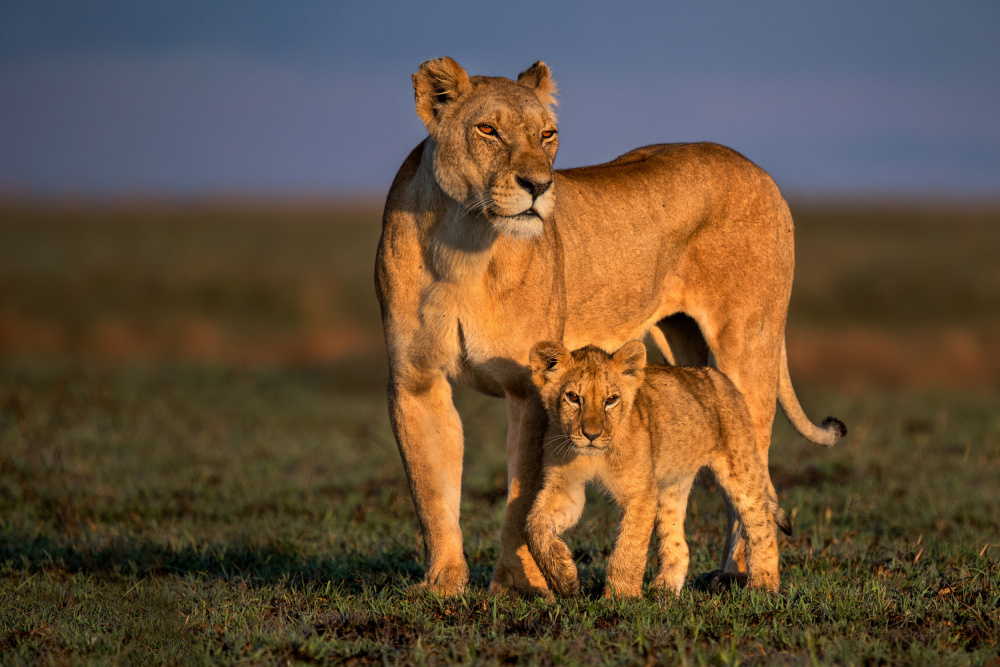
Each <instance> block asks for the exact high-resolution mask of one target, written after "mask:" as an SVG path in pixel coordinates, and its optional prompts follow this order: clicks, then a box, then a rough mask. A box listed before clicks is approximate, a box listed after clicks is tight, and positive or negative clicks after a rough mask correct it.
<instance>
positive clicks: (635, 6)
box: [0, 0, 1000, 197]
mask: <svg viewBox="0 0 1000 667" xmlns="http://www.w3.org/2000/svg"><path fill="white" fill-rule="evenodd" d="M998 35H1000V2H996V1H995V0H979V1H974V0H969V1H965V0H956V1H955V2H949V3H944V2H923V1H920V0H914V1H901V0H880V1H877V2H871V1H866V2H861V1H856V0H841V1H839V2H793V1H791V0H786V1H776V0H768V1H765V2H736V1H721V0H720V1H712V0H709V1H706V2H685V3H681V2H659V3H652V2H617V3H604V2H596V1H593V0H581V1H579V2H574V3H560V2H522V1H520V0H512V1H509V2H504V3H495V2H494V3H488V4H487V3H473V2H452V1H449V0H428V1H424V2H419V3H416V2H409V3H402V2H400V3H386V2H376V1H372V2H354V1H352V0H333V1H330V2H310V1H305V0H297V1H296V2H257V1H254V0H229V1H199V2H187V1H175V2H159V1H157V0H143V1H139V2H136V1H135V0H129V1H127V2H102V1H88V2H76V1H72V2H71V1H52V2H45V1H43V0H34V1H22V0H5V1H4V2H3V4H2V5H0V91H2V93H0V192H2V191H13V192H21V193H36V194H43V195H45V194H53V195H62V194H74V195H81V194H82V195H94V196H114V195H117V194H165V195H182V196H188V195H199V194H211V193H225V194H241V193H252V194H258V195H259V194H281V195H297V194H307V195H323V194H343V193H350V192H363V193H384V192H385V190H386V189H387V187H388V185H389V182H390V181H391V179H392V176H393V174H394V173H395V170H396V168H397V167H398V166H399V163H400V162H401V160H402V159H403V157H405V155H406V154H407V153H408V152H409V150H410V149H411V148H412V147H413V146H414V145H416V144H417V143H418V142H419V141H420V140H421V139H422V138H423V136H424V130H423V127H422V125H421V123H420V121H419V120H418V119H417V117H416V115H415V114H414V112H413V92H412V87H411V84H410V75H411V74H412V73H413V72H414V71H415V70H416V68H417V66H418V65H419V64H420V62H421V61H423V60H426V59H429V58H434V57H438V56H442V55H449V56H451V57H453V58H455V59H456V60H457V61H458V62H459V63H461V64H462V65H463V66H464V67H465V68H466V69H467V70H468V71H469V72H470V74H490V75H505V76H511V77H513V76H516V75H517V73H518V72H519V71H521V70H522V69H524V68H525V67H527V66H528V65H530V64H531V63H532V62H534V61H535V60H537V59H542V60H545V61H546V62H547V63H548V64H549V66H550V67H551V68H552V71H553V74H554V76H555V78H556V80H557V81H558V83H559V86H560V89H561V94H560V116H559V117H560V146H561V148H560V154H559V156H558V158H557V161H556V164H557V166H560V167H570V166H577V165H581V164H589V163H595V162H601V161H605V160H609V159H611V158H613V157H615V156H616V155H618V154H620V153H623V152H625V151H627V150H629V149H631V148H633V147H636V146H639V145H642V144H647V143H658V142H669V141H698V140H712V141H717V142H720V143H724V144H727V145H730V146H732V147H734V148H736V149H737V150H739V151H741V152H742V153H744V154H745V155H747V156H748V157H749V158H751V159H752V160H754V161H755V162H757V163H758V164H760V165H762V166H763V167H764V168H765V169H767V170H768V171H769V172H771V174H772V175H773V176H774V177H775V179H776V180H777V181H778V183H779V185H780V186H782V188H783V189H784V190H786V191H789V192H793V193H805V194H876V195H878V194H894V195H909V194H920V195H928V194H944V195H952V196H976V197H981V196H988V197H996V196H998V195H1000V37H998Z"/></svg>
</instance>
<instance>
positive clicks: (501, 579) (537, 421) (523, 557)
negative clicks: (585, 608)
mask: <svg viewBox="0 0 1000 667" xmlns="http://www.w3.org/2000/svg"><path fill="white" fill-rule="evenodd" d="M507 418H508V426H507V429H508V430H507V508H506V510H505V511H504V515H503V524H502V526H501V528H500V557H499V558H498V559H497V564H496V567H495V568H494V570H493V578H492V581H491V582H490V592H492V593H506V592H508V591H515V592H519V593H528V594H534V595H543V596H547V597H550V593H549V590H548V586H547V585H546V583H545V577H544V576H543V575H542V572H541V571H540V570H539V569H538V565H536V564H535V560H534V558H532V557H531V553H530V552H529V549H528V545H527V541H526V536H525V521H526V520H527V517H528V513H529V512H530V511H531V507H532V504H533V503H534V502H535V497H536V496H537V495H538V491H539V489H540V488H541V486H542V439H543V437H544V435H545V427H546V424H547V423H548V418H547V417H546V414H545V408H544V407H543V406H542V403H541V400H540V399H539V398H538V397H537V396H516V395H514V394H510V393H508V394H507Z"/></svg>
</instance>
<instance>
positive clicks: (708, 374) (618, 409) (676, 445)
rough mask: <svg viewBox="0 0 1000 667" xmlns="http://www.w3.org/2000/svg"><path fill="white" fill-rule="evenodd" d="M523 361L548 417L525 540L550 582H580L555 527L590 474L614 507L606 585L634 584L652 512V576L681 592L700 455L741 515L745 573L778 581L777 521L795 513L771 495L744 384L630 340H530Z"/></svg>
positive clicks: (559, 589)
mask: <svg viewBox="0 0 1000 667" xmlns="http://www.w3.org/2000/svg"><path fill="white" fill-rule="evenodd" d="M531 371H532V378H533V380H534V382H535V384H536V385H537V386H538V388H539V390H540V392H541V396H542V402H543V404H544V405H545V408H546V410H547V411H548V413H549V418H550V419H549V430H548V432H547V434H546V438H545V444H544V453H543V461H544V463H543V466H544V473H543V474H544V480H545V481H544V485H543V487H542V490H541V492H540V493H539V494H538V498H537V500H536V501H535V504H534V506H533V507H532V510H531V512H530V514H529V515H528V521H527V532H528V547H529V549H530V550H531V555H532V556H533V557H534V559H535V561H536V562H537V563H538V566H539V568H540V569H541V570H542V573H543V574H544V575H545V579H546V581H547V582H548V584H549V586H550V588H551V589H552V590H554V591H555V592H556V593H558V594H560V595H564V596H565V595H572V594H574V593H576V592H577V591H578V590H579V581H578V578H577V571H576V566H575V565H574V563H573V558H572V555H571V554H570V551H569V548H568V547H567V546H566V544H565V543H564V542H563V541H562V540H561V539H560V538H559V535H560V534H561V533H562V532H563V531H565V530H566V529H567V528H569V527H571V526H573V525H574V524H576V522H577V521H578V520H579V518H580V514H581V513H582V512H583V504H584V485H585V484H586V482H588V481H596V482H597V483H599V484H600V485H601V486H603V487H604V488H605V489H607V490H608V491H609V492H610V493H611V495H612V496H613V497H614V499H615V501H616V502H617V503H618V505H619V506H620V507H621V509H622V521H621V528H620V533H619V536H618V541H617V543H616V545H615V550H614V553H612V555H611V559H610V560H609V562H608V577H607V584H606V586H605V590H604V592H605V595H612V594H614V595H619V596H636V595H639V594H640V593H641V589H642V575H643V571H644V570H645V568H646V551H647V548H648V546H649V536H650V533H651V531H652V529H653V526H654V523H655V526H656V533H657V539H658V543H659V544H658V554H659V566H658V571H657V574H656V579H655V580H654V582H653V585H654V586H655V587H658V588H661V589H664V590H668V591H672V592H674V593H677V592H679V591H680V589H681V587H682V586H683V584H684V578H685V576H686V574H687V569H688V547H687V542H686V541H685V539H684V514H685V509H686V506H687V498H688V493H689V492H690V491H691V485H692V483H693V482H694V479H695V477H696V476H697V474H698V471H699V470H700V469H701V468H702V467H705V468H708V470H710V471H711V472H712V474H713V475H714V476H715V480H716V482H717V483H718V485H719V488H720V489H721V490H722V493H723V496H724V497H725V500H726V503H727V505H728V506H729V508H730V509H731V510H732V511H733V512H735V514H736V515H737V517H738V518H739V522H740V525H741V526H742V531H743V537H744V538H745V540H746V563H747V573H746V584H747V585H748V586H750V587H752V588H759V589H763V590H767V591H777V590H778V583H779V578H778V545H777V541H776V539H775V530H774V528H775V522H777V524H778V526H780V527H781V528H782V530H784V531H785V532H791V525H790V523H789V521H788V517H787V516H786V515H785V513H784V512H783V511H782V510H781V508H780V507H778V503H777V500H776V499H774V498H773V497H772V496H771V482H770V477H769V476H768V471H767V463H766V460H765V459H764V458H763V457H762V456H761V455H760V453H759V452H758V450H757V448H756V443H755V441H754V431H753V424H752V423H751V421H750V414H749V412H748V411H747V407H746V403H745V402H744V400H743V396H742V395H741V394H740V392H739V391H738V390H737V389H736V387H735V386H734V385H733V383H732V382H730V381H729V379H728V378H726V376H725V375H723V374H722V373H719V372H718V371H716V370H714V369H711V368H679V367H673V366H659V365H650V366H647V365H646V349H645V347H643V345H642V343H640V342H638V341H632V342H629V343H626V344H625V345H624V346H622V348H621V349H619V350H618V351H617V352H615V353H614V354H608V353H606V352H604V351H603V350H601V349H599V348H597V347H594V346H587V347H584V348H581V349H579V350H576V351H574V352H572V353H570V352H569V351H568V350H567V349H566V348H565V347H563V346H562V345H561V344H559V343H554V342H542V343H538V344H537V345H535V347H534V348H532V350H531Z"/></svg>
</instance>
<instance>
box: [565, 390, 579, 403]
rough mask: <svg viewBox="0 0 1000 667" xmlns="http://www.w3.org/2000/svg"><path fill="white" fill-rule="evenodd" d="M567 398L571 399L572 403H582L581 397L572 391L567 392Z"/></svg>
mask: <svg viewBox="0 0 1000 667" xmlns="http://www.w3.org/2000/svg"><path fill="white" fill-rule="evenodd" d="M566 400H567V401H569V402H570V403H572V404H573V405H579V404H580V397H579V396H577V395H576V394H574V393H573V392H571V391H567V392H566Z"/></svg>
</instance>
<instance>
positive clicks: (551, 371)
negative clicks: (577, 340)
mask: <svg viewBox="0 0 1000 667" xmlns="http://www.w3.org/2000/svg"><path fill="white" fill-rule="evenodd" d="M530 364H531V379H532V380H533V381H534V383H535V385H536V386H537V387H538V389H539V391H540V392H541V395H542V403H543V404H544V405H545V409H546V410H547V411H548V413H549V418H550V419H552V420H553V422H554V423H556V424H558V425H559V426H560V427H561V428H562V430H563V432H564V433H565V434H566V435H567V436H568V437H569V440H570V442H572V443H573V446H574V447H576V450H577V452H579V453H581V454H600V453H602V452H603V451H604V450H605V449H606V448H607V447H608V445H609V444H611V441H612V440H613V439H614V437H615V433H616V431H617V429H618V426H619V424H621V423H622V421H623V420H624V419H625V417H627V416H628V414H629V412H630V411H631V409H632V403H633V401H634V400H635V392H636V391H637V390H638V389H639V385H641V384H642V381H643V378H644V376H645V371H644V369H645V367H646V348H645V346H643V344H642V343H641V342H640V341H637V340H633V341H629V342H628V343H625V345H623V346H622V347H621V348H620V349H619V350H618V351H617V352H615V353H614V354H608V353H607V352H605V351H604V350H602V349H600V348H597V347H594V346H593V345H588V346H587V347H583V348H580V349H579V350H575V351H573V352H570V351H568V350H567V349H566V348H565V347H563V346H562V345H560V344H559V343H555V342H552V341H543V342H541V343H538V344H537V345H535V346H534V347H533V348H532V349H531V357H530Z"/></svg>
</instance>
